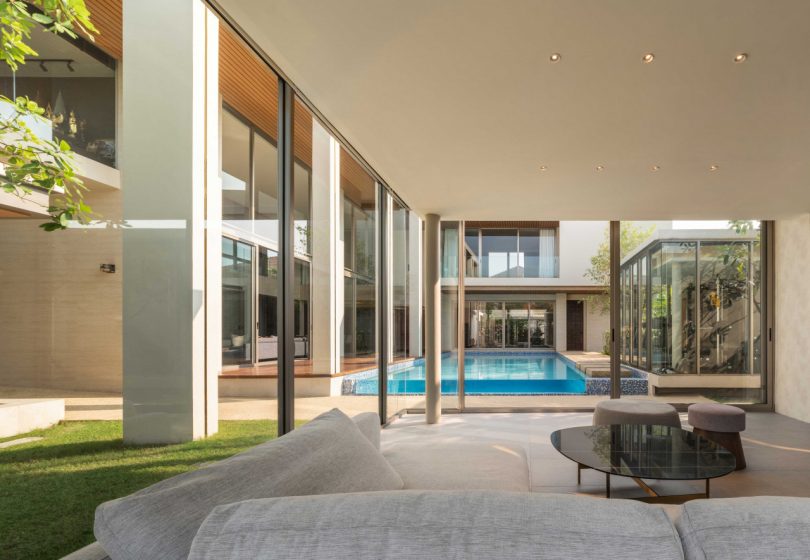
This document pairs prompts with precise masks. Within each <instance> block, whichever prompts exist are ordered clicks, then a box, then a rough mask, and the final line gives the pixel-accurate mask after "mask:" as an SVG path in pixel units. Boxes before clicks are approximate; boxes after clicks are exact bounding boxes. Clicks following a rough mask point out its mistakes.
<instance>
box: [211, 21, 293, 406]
mask: <svg viewBox="0 0 810 560" xmlns="http://www.w3.org/2000/svg"><path fill="white" fill-rule="evenodd" d="M219 57H220V60H219V94H220V96H221V99H222V110H221V113H220V115H221V132H220V134H221V135H220V140H221V147H220V154H221V157H222V160H221V170H220V180H221V187H222V195H221V196H222V198H221V200H222V220H223V221H222V231H223V236H224V237H225V241H224V243H225V245H228V244H231V245H234V244H235V245H234V246H235V247H237V248H238V249H239V252H242V253H244V254H245V256H246V257H247V256H248V255H250V254H251V252H252V255H253V260H254V262H253V263H252V265H253V266H252V269H253V270H252V271H249V270H248V269H249V268H251V267H250V266H248V264H247V263H244V264H243V266H242V270H241V272H242V274H240V275H239V278H238V282H237V279H236V277H235V275H234V274H233V272H226V268H227V267H226V268H224V269H223V279H222V282H223V332H222V336H223V339H224V340H225V341H226V342H227V339H228V338H229V337H230V338H231V344H230V348H229V349H227V350H224V352H223V354H224V355H223V365H224V367H223V372H222V378H223V381H222V384H221V386H223V387H227V392H226V393H225V392H223V393H221V395H222V396H223V399H222V400H221V402H220V405H221V407H222V408H221V410H222V411H223V415H225V416H233V415H235V414H239V412H237V411H238V410H239V408H240V407H241V404H240V403H239V399H250V400H252V401H254V402H255V401H257V400H261V401H262V403H263V404H262V406H261V408H259V410H261V411H262V412H261V416H260V417H261V418H267V419H272V420H276V419H277V415H278V402H277V399H276V394H277V387H278V352H279V325H278V305H279V256H280V255H279V252H278V251H279V245H278V239H279V215H280V213H279V208H278V198H279V196H278V195H279V187H278V157H279V154H278V149H277V141H276V136H277V135H278V76H277V75H276V74H275V73H274V72H273V71H272V70H271V69H270V68H268V67H267V65H266V64H264V62H263V61H261V60H260V59H259V58H258V57H256V56H255V55H254V53H253V52H252V51H251V49H250V48H249V47H247V46H246V45H245V44H244V43H242V42H241V40H240V39H239V38H238V37H237V36H236V35H235V34H234V33H233V32H231V31H230V30H229V29H228V28H227V26H220V33H219ZM231 239H239V240H240V241H232V240H231ZM223 249H224V248H223ZM224 254H225V253H224V252H223V255H224ZM223 258H224V256H223ZM229 275H230V278H229ZM226 293H230V295H229V296H228V295H225V294H226ZM237 294H240V295H238V296H237ZM242 297H244V302H243V303H240V304H239V307H241V306H242V305H244V311H243V313H242V314H241V317H240V319H241V321H240V322H243V323H244V326H243V328H244V332H245V335H244V336H245V346H246V347H245V348H244V350H242V351H240V352H239V354H240V356H239V360H238V361H239V364H240V367H239V369H235V368H234V367H228V365H227V364H228V363H229V362H228V360H229V359H230V363H235V360H233V356H231V357H230V358H228V359H226V357H225V354H226V353H228V354H231V355H233V354H234V353H235V350H234V344H233V338H234V337H233V336H231V334H232V333H231V330H232V329H233V328H234V325H235V323H234V321H233V320H232V319H231V320H229V319H227V316H228V315H231V316H233V315H234V313H235V309H236V307H237V306H236V305H235V304H234V303H231V304H230V305H231V306H232V308H233V310H232V311H229V312H226V310H225V304H226V301H227V300H228V298H231V299H239V300H240V301H241V298H242ZM228 322H230V323H231V324H230V325H229V326H227V327H226V323H228ZM247 346H251V348H247ZM254 346H255V349H254V348H253V347H254ZM225 395H227V398H225ZM253 414H255V412H253Z"/></svg>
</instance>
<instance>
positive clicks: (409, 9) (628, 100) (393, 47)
mask: <svg viewBox="0 0 810 560" xmlns="http://www.w3.org/2000/svg"><path fill="white" fill-rule="evenodd" d="M220 3H221V5H222V6H223V7H224V8H225V10H226V11H227V12H228V13H229V14H230V15H231V16H232V17H234V19H235V20H236V21H237V22H238V23H239V24H240V25H241V26H242V27H243V28H244V29H245V31H246V32H247V33H248V34H249V35H250V36H251V37H252V38H253V39H254V40H255V41H256V42H257V43H258V44H259V45H260V46H261V47H262V48H263V50H264V51H265V52H266V53H267V54H268V55H269V56H270V57H271V58H272V59H273V60H274V61H275V62H276V63H277V64H278V65H279V66H280V67H281V68H282V69H283V70H284V72H285V73H286V74H287V75H288V76H289V77H290V79H291V80H292V81H293V82H294V83H295V84H296V85H297V86H298V87H299V88H300V89H301V90H302V91H303V92H304V93H305V94H306V95H307V97H309V99H310V100H311V101H312V102H313V103H314V104H315V105H316V106H317V107H318V108H319V109H320V111H321V112H322V113H323V114H324V115H325V116H326V118H328V119H329V120H330V121H331V122H332V123H333V124H334V125H335V126H336V127H337V128H338V129H339V130H340V131H341V132H342V134H343V135H344V136H345V137H346V138H347V139H348V140H349V141H350V142H351V143H352V144H353V145H354V147H355V148H356V149H357V150H358V151H359V152H360V153H361V154H363V155H364V157H365V158H366V160H367V161H368V162H369V163H370V164H371V165H372V166H373V167H374V168H375V169H376V170H377V171H378V172H379V173H380V174H381V175H382V176H383V177H384V178H385V180H386V181H388V182H389V184H390V185H391V186H392V187H393V188H394V189H395V190H396V191H397V192H398V193H399V194H400V195H401V196H402V197H403V199H404V200H405V201H406V202H407V203H408V204H409V205H411V207H413V208H414V209H415V210H417V211H419V212H421V213H427V212H435V213H438V214H440V215H442V216H443V217H448V218H459V217H460V218H467V219H550V220H558V219H584V220H588V219H627V220H638V219H645V220H662V219H727V218H763V219H774V218H779V217H784V216H787V215H792V214H795V213H798V212H806V211H810V64H809V63H808V61H807V59H806V56H807V53H810V27H808V22H810V1H808V0H779V1H770V2H768V1H763V0H712V1H708V2H707V1H706V0H680V1H677V2H675V1H665V0H548V1H542V0H500V1H498V0H441V1H438V0H407V1H403V0H341V1H339V2H336V1H334V0H307V1H301V0H273V1H270V2H268V1H267V0H220ZM554 52H558V53H560V54H561V55H562V60H561V61H560V62H558V63H556V64H552V63H550V62H549V55H550V54H551V53H554ZM646 52H653V53H655V61H654V62H653V63H652V64H648V65H647V64H642V62H641V57H642V55H643V54H644V53H646ZM738 52H746V53H749V58H748V61H747V62H745V63H743V64H735V63H734V62H733V58H734V55H735V54H736V53H738ZM541 165H545V166H547V170H546V171H544V172H541V171H540V166H541ZM597 165H604V170H603V171H599V172H598V171H596V169H595V168H596V166H597ZM653 165H658V166H660V170H659V171H656V172H653V171H651V168H652V166H653ZM711 165H718V166H719V168H718V170H717V171H714V172H711V171H709V167H710V166H711Z"/></svg>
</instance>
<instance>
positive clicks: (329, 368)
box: [310, 120, 343, 374]
mask: <svg viewBox="0 0 810 560" xmlns="http://www.w3.org/2000/svg"><path fill="white" fill-rule="evenodd" d="M339 150H340V147H339V146H338V144H337V142H336V141H335V140H334V139H333V138H332V137H331V136H330V135H329V133H328V132H327V131H326V130H325V129H324V128H323V127H322V126H321V125H320V124H318V123H317V122H316V121H314V120H313V126H312V198H311V201H312V219H311V223H310V227H311V229H312V268H311V282H312V341H311V345H312V368H313V372H315V373H328V374H333V373H335V372H336V371H337V370H338V369H339V368H338V364H339V362H340V349H339V347H338V343H339V340H338V338H339V336H338V335H339V333H340V322H339V319H338V317H342V313H343V311H342V301H343V298H342V297H341V298H340V300H338V294H337V289H338V287H339V288H340V290H341V294H342V290H343V246H342V244H340V235H339V234H338V228H340V215H339V212H340V184H339V182H340V170H339V168H338V167H337V166H339V165H340V163H339V162H340V153H339ZM335 162H337V163H336V164H335ZM338 257H340V262H338ZM338 302H340V303H341V305H340V306H339V305H338Z"/></svg>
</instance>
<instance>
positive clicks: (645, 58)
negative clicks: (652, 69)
mask: <svg viewBox="0 0 810 560" xmlns="http://www.w3.org/2000/svg"><path fill="white" fill-rule="evenodd" d="M653 60H655V55H654V54H653V53H651V52H648V53H647V54H645V55H644V56H642V57H641V62H643V63H644V64H650V63H651V62H652V61H653Z"/></svg>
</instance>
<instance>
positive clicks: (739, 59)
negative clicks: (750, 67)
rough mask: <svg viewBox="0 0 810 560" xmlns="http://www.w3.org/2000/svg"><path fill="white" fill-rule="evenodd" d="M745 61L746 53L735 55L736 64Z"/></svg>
mask: <svg viewBox="0 0 810 560" xmlns="http://www.w3.org/2000/svg"><path fill="white" fill-rule="evenodd" d="M746 60H748V53H744V52H741V53H737V55H736V56H735V57H734V62H736V63H737V64H740V63H742V62H745V61H746Z"/></svg>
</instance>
